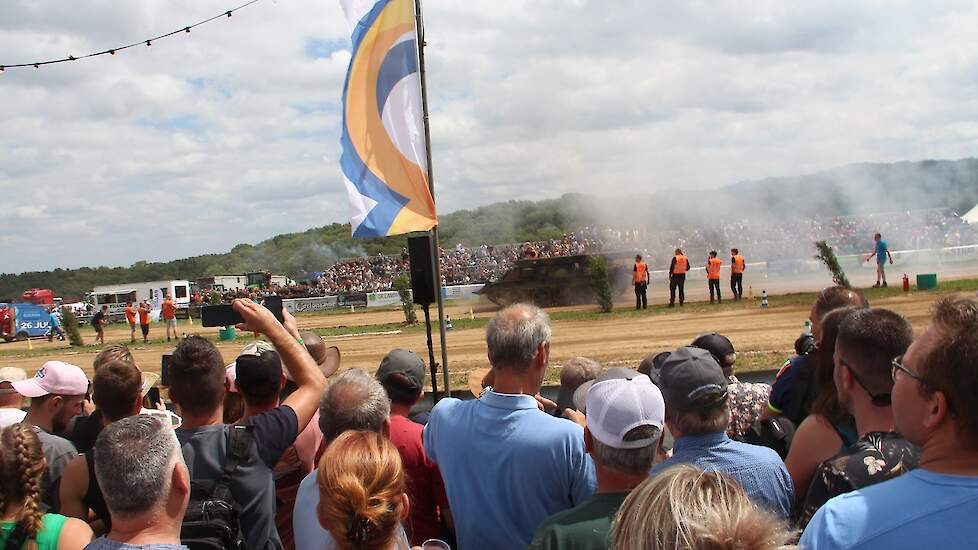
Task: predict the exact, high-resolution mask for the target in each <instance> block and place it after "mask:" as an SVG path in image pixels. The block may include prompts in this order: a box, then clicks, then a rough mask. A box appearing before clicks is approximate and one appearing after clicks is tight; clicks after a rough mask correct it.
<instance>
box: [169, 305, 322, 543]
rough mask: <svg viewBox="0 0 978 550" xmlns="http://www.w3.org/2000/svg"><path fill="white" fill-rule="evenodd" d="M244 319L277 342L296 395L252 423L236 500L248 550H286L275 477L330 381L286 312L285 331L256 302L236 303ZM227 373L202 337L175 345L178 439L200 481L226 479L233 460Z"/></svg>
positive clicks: (172, 385) (236, 485)
mask: <svg viewBox="0 0 978 550" xmlns="http://www.w3.org/2000/svg"><path fill="white" fill-rule="evenodd" d="M233 307H234V309H235V311H237V312H238V313H239V314H240V315H241V317H242V318H244V320H245V324H244V325H240V326H239V328H240V329H242V330H247V331H255V332H259V333H261V334H264V335H265V336H267V337H268V339H269V340H271V343H272V345H274V346H275V349H276V351H277V352H278V354H279V355H280V356H281V358H282V362H283V363H284V365H285V367H286V369H288V371H289V373H290V374H291V375H292V380H293V381H294V382H295V384H296V386H297V388H298V389H296V390H295V391H294V392H293V393H292V394H291V395H289V397H288V398H287V399H286V400H285V402H284V403H282V405H280V406H278V407H276V408H274V409H272V410H270V411H267V412H264V413H261V414H258V415H255V416H252V417H251V418H249V419H248V420H247V421H246V424H250V425H251V426H253V429H252V432H251V434H252V439H253V440H254V445H253V447H252V449H251V457H250V458H249V459H248V460H247V461H245V462H242V463H241V464H240V465H239V466H238V468H237V470H236V473H235V476H234V478H233V479H232V480H231V496H232V497H233V499H234V501H235V503H236V504H237V507H238V508H239V510H240V524H241V528H242V530H243V532H244V535H245V539H246V543H247V546H248V548H249V549H251V550H257V549H262V548H264V549H272V550H277V549H280V548H282V542H281V540H280V539H279V536H278V532H277V530H276V528H275V484H274V479H273V475H272V470H273V469H274V467H275V464H276V463H277V462H278V460H279V458H280V457H281V456H282V453H284V452H285V451H286V450H287V449H288V448H289V447H290V446H291V445H292V444H293V443H294V441H295V438H296V436H297V435H298V434H299V432H300V431H302V430H303V429H304V428H305V427H306V425H307V424H309V421H310V420H311V419H312V417H313V415H314V414H315V412H316V410H317V407H318V405H319V399H320V397H321V396H322V393H323V389H324V388H325V386H326V379H325V377H324V376H323V374H322V372H320V370H319V369H318V368H317V367H316V363H315V361H313V359H312V357H310V356H309V353H308V352H306V349H305V347H303V345H302V344H300V343H299V341H298V337H299V331H298V327H297V326H296V322H295V318H294V317H292V315H291V314H289V313H288V312H287V311H283V314H284V316H285V326H282V325H281V324H280V323H279V322H278V321H277V320H276V319H275V317H274V316H273V315H272V314H271V312H269V311H268V310H267V309H266V308H265V307H263V306H260V305H258V304H256V303H254V302H252V301H250V300H235V301H234V303H233ZM224 379H225V368H224V360H223V359H222V357H221V353H220V352H219V351H218V350H217V348H215V347H214V344H212V343H211V342H210V341H208V340H205V339H203V338H200V337H197V336H191V337H189V338H186V339H184V340H182V341H181V342H180V344H179V345H177V348H176V350H174V352H173V356H172V358H171V360H170V397H171V399H172V400H173V402H174V403H176V404H178V405H179V406H180V410H181V413H182V415H183V425H182V426H181V427H180V429H178V430H177V439H179V441H180V445H181V448H182V449H183V456H184V459H185V460H186V463H187V467H188V468H189V469H190V476H191V479H192V480H194V481H212V480H215V479H217V478H218V477H220V475H221V471H222V468H223V466H224V462H225V460H226V455H227V443H228V425H227V424H224V423H223V422H222V420H223V419H222V416H221V415H222V404H223V400H224Z"/></svg>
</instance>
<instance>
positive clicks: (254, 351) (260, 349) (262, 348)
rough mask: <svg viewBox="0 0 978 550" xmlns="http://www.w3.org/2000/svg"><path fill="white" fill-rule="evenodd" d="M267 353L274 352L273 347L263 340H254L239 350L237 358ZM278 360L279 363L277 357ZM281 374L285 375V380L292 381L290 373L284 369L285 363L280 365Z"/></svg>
mask: <svg viewBox="0 0 978 550" xmlns="http://www.w3.org/2000/svg"><path fill="white" fill-rule="evenodd" d="M267 351H275V346H273V345H272V344H270V343H268V342H266V341H264V340H255V341H254V342H252V343H250V344H248V345H247V346H245V347H244V349H242V350H241V355H239V356H238V357H243V356H245V355H254V356H261V355H262V354H263V353H265V352H267ZM275 355H278V352H277V351H275ZM279 360H280V361H281V357H279ZM282 372H284V373H285V378H287V379H289V380H292V373H290V372H289V369H288V368H286V366H285V363H282Z"/></svg>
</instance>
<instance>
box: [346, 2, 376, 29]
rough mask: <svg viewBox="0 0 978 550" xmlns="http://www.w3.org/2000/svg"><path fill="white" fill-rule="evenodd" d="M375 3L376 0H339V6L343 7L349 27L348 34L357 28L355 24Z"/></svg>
mask: <svg viewBox="0 0 978 550" xmlns="http://www.w3.org/2000/svg"><path fill="white" fill-rule="evenodd" d="M376 4H377V0H340V7H341V8H343V15H345V16H346V24H347V25H348V26H349V27H350V34H353V30H354V29H356V28H357V24H358V23H360V21H361V20H362V19H363V18H364V17H365V16H366V15H367V14H368V13H370V10H371V9H373V7H374V6H375V5H376Z"/></svg>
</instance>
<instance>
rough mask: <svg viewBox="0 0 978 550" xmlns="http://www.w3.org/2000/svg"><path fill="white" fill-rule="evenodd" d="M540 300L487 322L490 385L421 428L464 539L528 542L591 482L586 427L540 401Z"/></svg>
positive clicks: (543, 335)
mask: <svg viewBox="0 0 978 550" xmlns="http://www.w3.org/2000/svg"><path fill="white" fill-rule="evenodd" d="M550 339H551V333H550V323H549V318H548V317H547V314H546V313H544V312H543V310H541V309H540V308H537V307H535V306H532V305H527V304H516V305H512V306H509V307H507V308H505V309H503V310H502V311H500V312H499V313H497V314H496V316H495V317H494V318H493V319H492V320H491V321H489V325H488V327H487V328H486V342H487V344H488V348H489V363H490V364H491V365H492V372H493V385H492V386H491V387H490V388H486V389H485V390H484V391H483V392H482V397H481V398H479V399H478V400H474V401H460V400H458V399H452V398H445V399H442V400H441V401H439V402H438V404H437V405H435V408H434V409H433V410H432V411H431V417H430V418H429V420H428V424H427V425H426V426H425V430H424V445H425V451H427V453H428V456H429V457H430V458H431V459H432V460H434V461H435V462H436V463H437V464H438V466H439V468H440V469H441V473H442V479H443V480H444V481H445V489H446V491H447V493H448V502H449V504H450V505H451V509H452V514H453V516H454V518H455V529H456V534H457V541H458V545H459V547H461V548H524V547H526V546H527V545H528V544H529V543H530V541H531V540H532V538H533V532H534V531H535V530H536V528H537V526H538V525H539V524H540V522H542V521H543V520H544V519H546V518H548V517H550V516H552V515H553V514H556V513H557V512H560V511H562V510H566V509H568V508H571V507H573V506H576V505H578V504H580V503H582V502H584V501H585V500H586V499H587V498H588V497H590V496H591V495H592V494H593V493H594V490H595V487H596V481H595V477H594V464H593V463H592V462H591V459H590V457H588V456H587V454H586V451H585V449H584V430H583V429H582V428H581V427H580V426H578V425H577V424H575V423H573V422H568V421H566V420H563V419H560V418H555V417H553V416H551V415H548V414H547V413H545V412H543V411H541V410H540V409H539V408H538V407H537V400H536V399H535V398H534V397H533V396H534V395H536V394H537V393H538V392H539V391H540V386H541V385H542V384H543V377H544V374H545V373H546V370H547V364H548V363H549V361H550Z"/></svg>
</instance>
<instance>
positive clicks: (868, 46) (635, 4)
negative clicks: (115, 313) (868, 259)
mask: <svg viewBox="0 0 978 550" xmlns="http://www.w3.org/2000/svg"><path fill="white" fill-rule="evenodd" d="M233 4H234V3H227V2H225V1H224V0H144V1H142V2H123V3H120V2H113V1H110V0H78V1H76V2H71V3H64V2H57V1H55V0H8V1H6V2H3V4H2V5H0V52H2V54H0V63H17V62H21V61H33V60H36V59H49V58H55V57H61V56H64V55H67V54H72V55H79V54H81V53H86V52H89V51H95V50H99V49H104V48H108V47H112V46H116V45H118V44H120V43H126V42H134V41H136V40H139V39H142V38H145V37H148V36H152V35H154V34H159V33H162V32H166V31H169V30H173V29H176V28H179V27H180V26H183V25H186V24H187V23H191V22H195V21H198V20H201V19H204V18H206V17H209V16H211V15H214V14H216V13H220V12H221V11H223V10H225V9H227V8H229V7H232V5H233ZM746 6H747V5H746V4H744V3H742V2H708V3H706V2H703V3H700V2H682V3H667V2H650V1H648V0H618V1H615V2H606V1H597V0H575V1H569V0H533V1H526V0H523V1H517V0H494V1H462V0H426V1H425V3H424V7H425V10H426V11H425V23H426V26H427V29H426V30H427V37H426V38H427V41H428V49H427V50H426V59H427V66H428V77H429V86H430V88H431V89H430V98H429V106H430V109H431V121H432V138H433V154H434V170H435V177H436V186H437V189H436V192H437V200H438V204H439V208H440V209H441V210H442V211H444V212H447V211H451V210H454V209H458V208H466V207H472V206H476V205H479V204H483V203H486V202H490V201H496V200H508V199H537V198H544V197H552V196H556V195H558V194H560V193H562V192H567V191H585V192H594V193H617V194H623V193H632V192H641V191H643V190H649V191H651V190H655V189H662V188H677V187H710V186H719V185H723V184H727V183H731V182H734V181H737V180H740V179H744V178H756V177H763V176H768V175H790V174H796V173H802V172H809V171H812V170H817V169H822V168H828V167H832V166H837V165H840V164H845V163H849V162H859V161H866V160H873V161H894V160H902V159H920V158H958V157H963V156H969V155H973V154H974V143H975V142H976V138H978V123H976V122H974V121H975V120H978V70H976V69H978V36H976V35H978V33H974V25H973V22H974V20H975V17H976V16H978V9H976V5H975V3H973V2H955V1H952V2H937V3H919V2H910V1H905V2H869V3H856V4H854V3H851V2H841V1H829V2H811V3H807V4H785V3H783V2H775V1H770V2H767V1H765V2H754V3H751V4H750V6H749V7H746ZM348 40H349V37H348V35H347V24H346V21H345V20H344V17H343V14H342V11H341V9H340V6H339V2H338V1H336V2H333V1H330V0H323V1H320V2H295V1H286V0H263V1H262V2H259V3H257V4H255V5H254V6H251V7H249V8H247V9H244V10H242V11H240V12H238V13H237V14H236V15H235V16H234V17H233V18H232V19H231V20H230V21H228V20H226V19H225V18H222V19H219V20H216V21H214V22H213V23H210V24H208V25H206V26H204V27H201V28H199V29H195V30H194V31H193V32H192V33H191V34H190V35H185V34H180V35H177V36H175V37H173V38H170V39H167V40H161V41H158V42H155V43H154V44H153V46H152V47H146V46H137V47H135V48H132V49H129V50H126V51H123V52H119V53H118V54H117V55H115V56H111V57H109V56H106V57H103V58H97V59H91V60H80V61H77V62H74V63H67V64H62V65H57V66H50V67H42V68H41V69H39V70H36V71H35V70H33V69H26V70H25V69H21V70H13V69H8V70H7V71H6V72H4V73H0V97H3V99H4V101H3V109H0V127H2V128H3V132H2V133H0V192H2V194H3V204H4V205H5V206H6V208H5V209H4V212H5V214H4V215H0V238H2V241H0V244H2V245H3V246H2V247H0V271H7V272H10V271H21V270H28V269H47V268H52V267H55V266H79V265H100V264H106V265H118V264H124V265H125V264H129V263H132V262H133V261H135V260H139V259H150V260H152V259H171V258H177V257H183V256H187V255H193V254H200V253H206V252H217V251H224V250H227V249H229V248H230V247H231V246H233V245H234V244H236V243H240V242H255V241H258V240H261V239H263V238H267V237H270V236H272V235H275V234H277V233H281V232H285V231H299V230H304V229H306V228H308V227H312V226H317V225H323V224H326V223H330V222H333V221H345V216H346V215H347V205H346V196H345V190H344V187H343V183H342V177H341V174H340V170H339V167H338V162H337V160H338V158H339V143H338V141H339V135H340V121H341V113H340V105H339V101H340V96H341V94H342V87H343V81H344V76H345V71H346V66H347V63H348V62H349V51H348V50H347V48H348V46H347V44H348V43H349V42H348Z"/></svg>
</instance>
